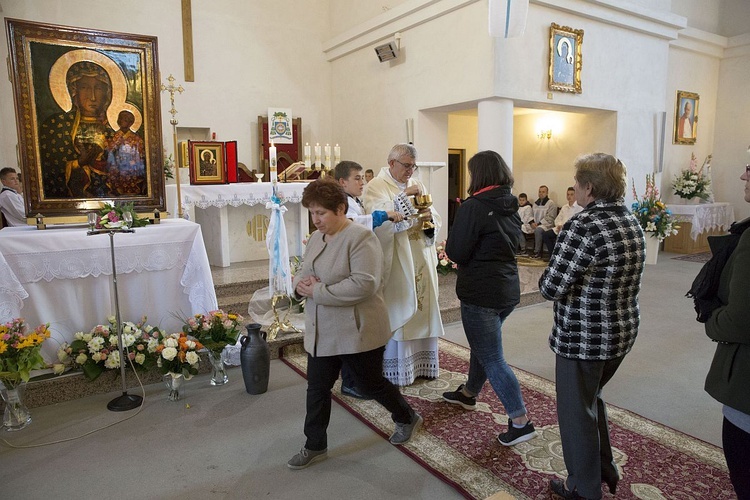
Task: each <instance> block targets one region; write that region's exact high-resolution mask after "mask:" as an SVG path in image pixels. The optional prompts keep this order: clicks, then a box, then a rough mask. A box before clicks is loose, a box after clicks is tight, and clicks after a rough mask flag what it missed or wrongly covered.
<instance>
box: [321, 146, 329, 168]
mask: <svg viewBox="0 0 750 500" xmlns="http://www.w3.org/2000/svg"><path fill="white" fill-rule="evenodd" d="M324 151H325V161H324V162H323V163H324V164H325V166H326V168H331V145H330V144H326V147H325V149H324Z"/></svg>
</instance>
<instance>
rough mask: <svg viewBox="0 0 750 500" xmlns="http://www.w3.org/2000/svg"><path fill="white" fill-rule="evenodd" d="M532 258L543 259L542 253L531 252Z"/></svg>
mask: <svg viewBox="0 0 750 500" xmlns="http://www.w3.org/2000/svg"><path fill="white" fill-rule="evenodd" d="M531 258H532V259H538V260H541V259H542V253H541V252H535V253H533V254H531Z"/></svg>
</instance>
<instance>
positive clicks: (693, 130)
mask: <svg viewBox="0 0 750 500" xmlns="http://www.w3.org/2000/svg"><path fill="white" fill-rule="evenodd" d="M699 100H700V97H699V96H698V94H695V93H693V92H685V91H684V90H678V91H677V100H676V101H675V106H674V109H675V116H674V135H673V140H672V143H673V144H695V140H696V139H697V138H698V102H699Z"/></svg>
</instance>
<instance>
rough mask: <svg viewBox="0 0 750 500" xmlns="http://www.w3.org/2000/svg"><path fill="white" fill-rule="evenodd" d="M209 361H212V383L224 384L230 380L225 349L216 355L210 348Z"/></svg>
mask: <svg viewBox="0 0 750 500" xmlns="http://www.w3.org/2000/svg"><path fill="white" fill-rule="evenodd" d="M208 361H209V362H210V363H211V385H224V384H226V383H227V382H229V376H228V375H227V370H226V367H225V365H224V351H221V354H219V355H216V354H214V352H213V351H211V350H209V351H208Z"/></svg>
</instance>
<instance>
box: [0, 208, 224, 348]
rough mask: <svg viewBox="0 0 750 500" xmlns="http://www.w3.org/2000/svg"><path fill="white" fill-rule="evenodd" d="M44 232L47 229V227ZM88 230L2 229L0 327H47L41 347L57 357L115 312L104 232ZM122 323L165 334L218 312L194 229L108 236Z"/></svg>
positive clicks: (177, 226)
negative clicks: (17, 323)
mask: <svg viewBox="0 0 750 500" xmlns="http://www.w3.org/2000/svg"><path fill="white" fill-rule="evenodd" d="M48 227H49V226H48ZM87 230H88V228H87V227H86V226H72V227H71V226H69V227H59V228H57V227H54V226H53V227H51V228H49V229H46V230H41V231H40V230H37V229H36V228H35V227H32V226H26V227H9V228H5V229H3V230H2V231H0V322H6V321H10V320H11V319H13V318H16V317H23V318H25V319H26V322H27V323H28V324H29V326H30V328H35V327H36V326H38V325H40V324H42V323H50V331H51V333H52V335H51V339H50V340H48V341H47V342H44V344H42V355H43V356H44V358H45V360H47V361H53V360H55V359H56V352H57V348H58V347H59V346H60V344H62V342H71V341H72V340H73V335H74V334H75V332H77V331H89V330H90V329H91V328H92V327H94V326H95V325H98V324H106V321H107V317H108V316H111V315H114V314H115V303H114V289H113V286H112V255H111V248H110V240H109V235H108V234H106V233H105V234H98V235H93V236H88V235H87V234H86V232H87ZM114 247H115V263H116V271H117V290H118V296H119V302H120V313H121V319H122V321H133V322H138V321H140V319H141V317H142V316H147V317H148V323H149V324H151V325H154V326H159V327H161V328H163V329H165V330H167V331H169V332H179V331H181V330H182V321H180V320H179V319H178V318H177V317H176V316H180V317H187V316H190V315H192V314H195V313H205V312H208V311H211V310H215V309H217V307H218V305H217V301H216V292H215V291H214V284H213V278H212V277H211V269H210V266H209V264H208V258H207V256H206V249H205V246H204V244H203V238H202V236H201V227H200V226H199V225H198V224H195V223H193V222H189V221H186V220H181V219H168V220H163V221H162V223H161V224H158V225H150V226H146V227H139V228H135V232H134V233H116V234H115V235H114Z"/></svg>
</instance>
